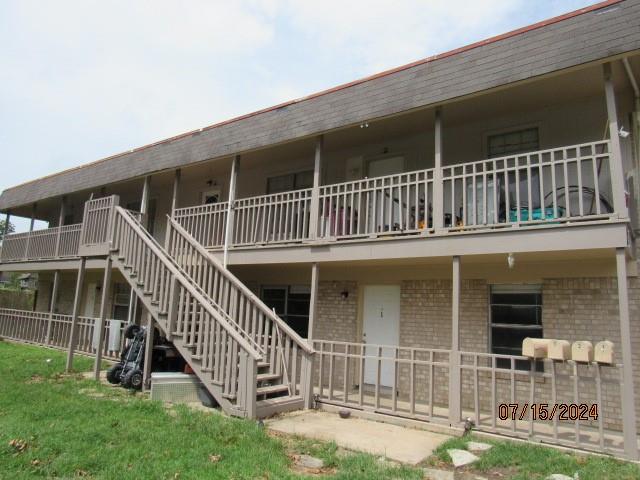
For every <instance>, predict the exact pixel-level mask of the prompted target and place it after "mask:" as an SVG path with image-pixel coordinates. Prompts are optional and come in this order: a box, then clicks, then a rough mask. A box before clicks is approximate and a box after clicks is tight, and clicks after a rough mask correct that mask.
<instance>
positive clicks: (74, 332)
mask: <svg viewBox="0 0 640 480" xmlns="http://www.w3.org/2000/svg"><path fill="white" fill-rule="evenodd" d="M86 265H87V257H82V258H80V268H79V269H78V278H77V280H76V293H75V297H74V299H73V312H72V314H71V333H70V334H69V349H68V352H67V367H66V371H67V372H68V371H70V370H71V369H72V368H73V354H74V353H75V349H76V343H77V342H78V317H79V316H80V301H81V300H82V287H83V286H84V272H85V267H86Z"/></svg>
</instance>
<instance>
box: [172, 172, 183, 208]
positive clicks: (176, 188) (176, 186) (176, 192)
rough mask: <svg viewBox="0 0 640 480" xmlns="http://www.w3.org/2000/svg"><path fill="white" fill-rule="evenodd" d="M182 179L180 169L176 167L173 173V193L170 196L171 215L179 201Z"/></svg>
mask: <svg viewBox="0 0 640 480" xmlns="http://www.w3.org/2000/svg"><path fill="white" fill-rule="evenodd" d="M181 179H182V171H181V170H180V169H179V168H177V169H176V171H175V172H174V174H173V194H172V196H171V216H173V212H174V211H175V210H176V209H177V208H178V204H179V203H180V180H181Z"/></svg>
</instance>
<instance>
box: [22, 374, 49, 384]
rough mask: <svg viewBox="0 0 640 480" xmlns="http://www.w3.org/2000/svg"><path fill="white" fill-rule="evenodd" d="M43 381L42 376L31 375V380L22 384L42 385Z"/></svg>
mask: <svg viewBox="0 0 640 480" xmlns="http://www.w3.org/2000/svg"><path fill="white" fill-rule="evenodd" d="M44 381H45V378H44V377H43V376H42V375H38V374H36V375H31V378H30V379H29V380H27V381H26V382H24V383H42V382H44Z"/></svg>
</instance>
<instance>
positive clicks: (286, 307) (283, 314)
mask: <svg viewBox="0 0 640 480" xmlns="http://www.w3.org/2000/svg"><path fill="white" fill-rule="evenodd" d="M295 288H304V289H306V290H308V294H309V302H311V287H310V286H309V285H302V284H281V285H273V284H268V285H261V286H260V300H261V301H263V302H265V300H264V291H265V290H283V291H284V292H285V297H284V312H277V311H276V313H277V314H278V316H279V317H280V318H282V320H284V321H285V323H286V324H287V325H289V327H291V328H292V329H293V330H295V328H294V327H293V326H291V325H290V324H289V318H306V319H307V335H306V336H305V338H306V337H307V336H308V328H309V313H307V314H306V315H299V314H290V313H289V295H290V294H291V293H292V292H291V290H292V289H295ZM295 293H298V294H299V293H301V292H294V294H295ZM265 304H266V302H265ZM267 306H269V305H267ZM298 334H299V335H300V336H301V337H303V335H301V334H300V333H298Z"/></svg>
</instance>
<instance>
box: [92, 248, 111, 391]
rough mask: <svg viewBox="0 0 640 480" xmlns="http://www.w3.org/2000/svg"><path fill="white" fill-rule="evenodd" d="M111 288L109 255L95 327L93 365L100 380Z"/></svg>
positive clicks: (94, 375)
mask: <svg viewBox="0 0 640 480" xmlns="http://www.w3.org/2000/svg"><path fill="white" fill-rule="evenodd" d="M110 290H111V256H110V255H109V256H107V260H106V261H105V266H104V277H103V278H102V298H101V299H100V318H98V323H97V324H96V325H95V326H94V328H97V329H98V342H97V343H98V345H97V348H96V361H95V363H94V365H93V377H94V378H95V379H96V380H100V364H101V363H102V346H103V345H102V344H103V343H104V329H105V321H106V318H107V300H108V299H109V292H110Z"/></svg>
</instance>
